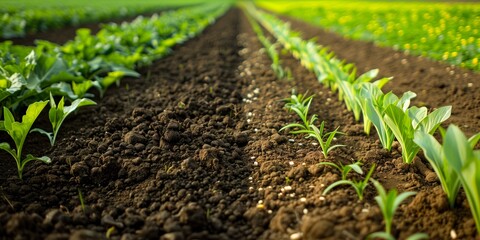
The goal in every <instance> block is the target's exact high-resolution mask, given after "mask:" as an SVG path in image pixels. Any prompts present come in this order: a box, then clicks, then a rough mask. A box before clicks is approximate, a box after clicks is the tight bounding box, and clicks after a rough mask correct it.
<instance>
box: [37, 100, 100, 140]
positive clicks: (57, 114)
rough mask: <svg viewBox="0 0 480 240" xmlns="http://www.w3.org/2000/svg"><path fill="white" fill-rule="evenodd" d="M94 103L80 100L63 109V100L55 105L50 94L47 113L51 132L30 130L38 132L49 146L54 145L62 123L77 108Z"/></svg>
mask: <svg viewBox="0 0 480 240" xmlns="http://www.w3.org/2000/svg"><path fill="white" fill-rule="evenodd" d="M95 104H96V103H95V102H94V101H92V100H90V99H86V98H81V99H77V100H75V101H73V102H72V104H71V105H70V106H67V107H64V105H65V99H64V98H63V97H62V99H61V100H60V102H58V105H57V104H55V100H54V99H53V96H52V94H50V111H49V112H48V117H49V119H50V123H51V124H52V131H53V132H47V131H45V130H43V129H40V128H34V129H32V132H39V133H41V134H44V135H45V136H47V137H48V139H49V140H50V145H51V146H53V145H55V140H56V139H57V134H58V131H59V130H60V126H62V123H63V121H64V120H65V119H66V118H67V117H68V115H70V113H72V112H74V111H76V110H77V109H78V108H79V107H83V106H89V105H95Z"/></svg>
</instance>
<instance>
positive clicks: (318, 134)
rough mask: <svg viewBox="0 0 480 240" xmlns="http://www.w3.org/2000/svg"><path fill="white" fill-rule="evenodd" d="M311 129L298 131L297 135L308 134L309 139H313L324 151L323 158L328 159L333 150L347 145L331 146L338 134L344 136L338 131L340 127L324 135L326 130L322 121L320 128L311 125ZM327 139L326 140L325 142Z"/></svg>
mask: <svg viewBox="0 0 480 240" xmlns="http://www.w3.org/2000/svg"><path fill="white" fill-rule="evenodd" d="M308 128H309V129H303V130H298V131H296V133H306V134H308V135H307V138H310V137H313V138H315V139H316V140H317V141H318V144H319V145H320V148H321V149H322V153H323V156H324V157H325V158H326V157H328V153H329V152H330V151H332V150H333V149H335V148H337V147H343V146H345V145H341V144H337V145H333V146H330V145H331V144H332V141H333V139H334V138H335V135H337V134H343V133H342V132H339V131H338V127H337V128H336V129H335V130H334V131H332V132H328V133H323V132H324V130H325V121H322V123H321V124H320V128H318V127H316V126H315V125H313V124H311V125H310V126H309V127H308ZM325 138H326V140H324V139H325Z"/></svg>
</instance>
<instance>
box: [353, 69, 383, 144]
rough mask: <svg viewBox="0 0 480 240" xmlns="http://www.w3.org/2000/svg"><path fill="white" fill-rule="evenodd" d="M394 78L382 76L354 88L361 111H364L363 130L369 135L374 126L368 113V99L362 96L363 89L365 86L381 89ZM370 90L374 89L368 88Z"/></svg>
mask: <svg viewBox="0 0 480 240" xmlns="http://www.w3.org/2000/svg"><path fill="white" fill-rule="evenodd" d="M391 79H392V78H382V79H380V80H377V81H375V82H373V83H369V82H368V83H362V84H357V85H356V86H355V88H354V90H355V96H356V100H357V102H358V105H359V106H360V108H361V110H362V111H361V112H362V120H363V131H364V132H365V133H366V134H367V135H370V130H371V128H372V121H371V120H370V118H369V117H368V114H367V104H368V100H367V98H364V97H362V89H363V88H364V87H365V88H367V89H368V88H376V89H378V90H381V89H382V87H383V86H384V85H385V84H387V83H388V82H389V81H390V80H391ZM368 91H370V92H371V91H372V90H367V92H368ZM378 92H381V91H378Z"/></svg>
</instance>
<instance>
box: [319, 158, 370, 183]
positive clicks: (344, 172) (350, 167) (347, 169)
mask: <svg viewBox="0 0 480 240" xmlns="http://www.w3.org/2000/svg"><path fill="white" fill-rule="evenodd" d="M319 164H320V165H327V166H330V167H334V168H336V169H338V170H339V171H340V173H341V174H342V180H347V174H348V173H349V172H350V171H352V170H353V171H355V172H356V173H358V174H362V175H363V171H362V168H360V165H362V163H361V162H360V161H357V162H354V163H351V164H348V165H343V164H342V163H339V164H338V165H337V164H335V163H332V162H320V163H319Z"/></svg>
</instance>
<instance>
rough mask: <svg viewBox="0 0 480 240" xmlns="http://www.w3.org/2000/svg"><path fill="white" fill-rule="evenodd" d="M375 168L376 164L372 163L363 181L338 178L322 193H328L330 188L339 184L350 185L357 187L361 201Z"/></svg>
mask: <svg viewBox="0 0 480 240" xmlns="http://www.w3.org/2000/svg"><path fill="white" fill-rule="evenodd" d="M373 170H375V164H373V165H372V167H371V168H370V171H368V173H367V175H366V176H365V178H364V179H363V180H361V181H356V180H338V181H336V182H334V183H332V184H330V185H329V186H328V187H327V188H326V189H325V190H324V191H323V193H322V195H326V194H327V193H328V192H330V190H332V189H333V188H335V187H337V186H339V185H345V184H346V185H350V186H352V187H353V188H354V189H355V192H356V193H357V195H358V199H359V200H360V201H362V200H363V193H364V191H365V188H366V187H367V186H368V180H370V177H371V176H372V173H373Z"/></svg>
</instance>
